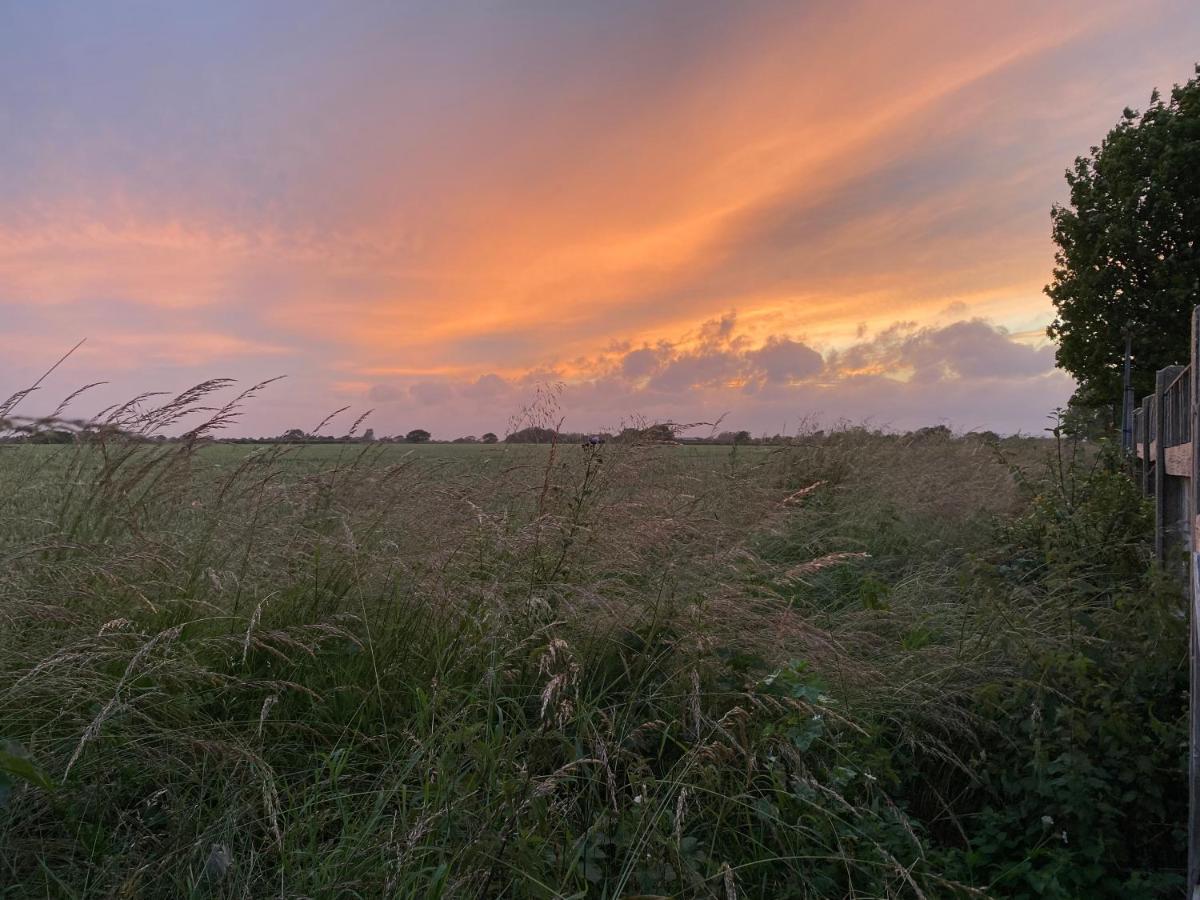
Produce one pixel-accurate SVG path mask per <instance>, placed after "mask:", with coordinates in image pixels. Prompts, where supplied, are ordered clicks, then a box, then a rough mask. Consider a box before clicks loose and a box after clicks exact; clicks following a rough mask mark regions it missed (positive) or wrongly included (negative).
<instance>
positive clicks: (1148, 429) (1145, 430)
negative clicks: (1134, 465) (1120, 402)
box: [1142, 394, 1154, 497]
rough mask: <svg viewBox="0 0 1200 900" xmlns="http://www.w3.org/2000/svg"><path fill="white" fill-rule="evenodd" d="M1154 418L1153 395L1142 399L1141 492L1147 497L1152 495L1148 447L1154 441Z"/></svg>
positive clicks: (1152, 479) (1152, 464)
mask: <svg viewBox="0 0 1200 900" xmlns="http://www.w3.org/2000/svg"><path fill="white" fill-rule="evenodd" d="M1153 416H1154V395H1153V394H1149V395H1147V396H1145V397H1143V398H1142V492H1143V493H1144V494H1145V495H1146V496H1147V497H1150V496H1153V494H1154V457H1153V456H1152V455H1151V452H1150V445H1151V444H1152V443H1153V441H1154V432H1153V429H1152V422H1153Z"/></svg>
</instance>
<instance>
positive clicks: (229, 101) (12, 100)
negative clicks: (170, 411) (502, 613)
mask: <svg viewBox="0 0 1200 900" xmlns="http://www.w3.org/2000/svg"><path fill="white" fill-rule="evenodd" d="M0 16H2V17H3V18H2V19H0V130H2V131H3V133H4V134H5V135H6V140H5V141H4V142H3V143H0V196H3V197H4V203H3V204H2V205H0V312H4V313H5V314H6V318H7V322H8V324H9V328H8V329H6V330H7V331H13V330H14V327H15V330H16V331H17V333H18V334H19V335H20V336H21V338H22V342H21V347H19V348H18V349H17V350H16V351H15V353H14V360H15V362H14V363H13V364H12V365H10V366H9V367H8V368H7V371H6V372H5V373H4V374H3V375H0V381H2V382H4V383H0V393H3V390H4V387H5V385H6V384H7V380H8V379H11V380H13V382H14V384H15V383H16V382H19V381H20V379H22V378H23V377H24V376H25V374H26V373H27V372H29V371H33V370H34V369H35V368H36V366H37V365H38V359H39V358H41V357H44V356H45V355H47V354H49V353H50V352H52V351H51V348H53V347H57V346H61V345H62V344H63V343H64V342H65V343H67V345H69V344H70V343H72V342H73V340H74V339H77V338H78V337H84V336H88V337H89V338H90V340H89V342H88V345H87V346H88V347H89V351H88V353H87V354H80V356H79V358H78V359H77V360H75V362H74V368H73V369H72V370H71V371H70V372H65V373H64V374H63V377H77V378H78V379H79V380H80V381H87V380H94V379H95V378H97V377H107V376H110V375H111V374H112V371H113V370H114V369H119V370H122V371H125V370H132V369H133V368H136V367H137V366H142V367H144V369H145V370H144V371H143V372H142V375H143V377H151V376H153V377H170V378H173V379H180V380H183V379H189V378H193V377H196V376H202V375H209V374H232V375H239V376H242V377H246V378H251V377H256V376H258V375H260V374H263V373H264V372H269V373H270V374H275V373H277V372H279V371H287V372H289V374H291V375H292V376H293V377H292V379H290V380H289V382H288V383H287V387H285V388H280V389H279V390H280V394H281V395H282V396H284V397H286V399H284V400H281V401H280V402H279V403H278V404H277V405H276V406H274V407H273V408H272V410H271V411H270V412H269V413H267V414H266V415H267V418H268V420H269V421H270V420H271V417H277V418H283V417H297V416H298V415H299V413H298V411H299V410H302V409H305V408H310V409H312V410H314V411H315V410H316V409H317V408H322V409H328V408H334V407H335V406H336V405H338V404H340V402H341V401H342V400H344V399H346V398H347V397H348V396H359V395H361V396H362V399H364V400H378V401H380V402H381V403H383V404H384V406H385V407H387V408H388V409H392V410H393V411H395V412H396V414H397V415H399V409H400V407H402V406H403V405H404V404H412V405H413V407H414V409H420V410H423V411H424V412H423V414H425V415H442V416H444V421H445V422H446V423H447V427H450V425H451V424H452V423H455V422H461V421H463V417H467V418H470V417H475V418H476V419H478V424H472V425H470V426H465V430H476V431H478V430H482V429H483V428H484V427H485V426H487V427H492V428H495V427H497V426H498V425H500V424H502V422H498V421H497V420H496V418H495V416H496V410H497V409H498V408H499V407H501V406H503V404H504V403H508V402H519V401H518V395H519V394H520V393H521V392H522V391H525V390H527V389H528V385H529V384H530V383H531V382H532V381H536V380H537V379H538V378H540V377H553V378H562V379H565V380H566V381H568V382H569V383H570V384H571V386H572V387H571V391H572V396H573V397H574V399H575V402H577V403H579V404H580V411H581V413H582V414H587V415H592V414H594V415H610V414H611V415H616V414H617V413H618V407H619V405H620V404H642V405H644V406H646V407H647V408H653V409H655V410H660V409H661V410H667V408H668V407H669V406H670V404H672V403H674V404H676V405H677V406H679V407H688V408H689V409H692V408H696V406H699V405H705V404H708V403H714V404H728V408H729V409H730V410H731V412H732V413H733V414H734V415H738V414H744V415H745V416H746V417H747V419H754V420H755V421H759V420H761V421H762V422H766V421H768V420H770V419H771V417H777V416H778V415H779V413H780V410H782V409H784V408H785V407H786V408H793V407H794V405H795V402H797V401H796V397H797V396H800V395H798V394H797V388H798V386H800V385H804V386H805V391H806V392H805V393H804V394H803V404H805V405H806V406H807V408H810V409H812V408H814V407H815V406H816V405H818V404H824V406H823V407H822V409H821V410H819V411H823V412H825V413H826V414H827V415H831V416H835V415H839V414H843V413H845V414H849V413H850V412H852V411H855V410H857V411H859V412H862V413H863V414H865V413H866V412H868V411H869V410H870V409H871V408H873V407H871V405H870V402H869V401H868V400H867V399H865V398H867V397H868V395H869V391H867V389H866V388H865V387H863V386H862V385H863V384H864V383H865V382H864V381H863V380H864V379H871V378H883V379H885V383H883V384H882V386H881V388H880V390H882V391H884V393H887V392H893V394H894V396H893V397H892V399H891V401H890V402H891V403H892V406H891V407H890V408H892V409H896V410H908V409H909V406H907V405H906V404H907V403H908V401H907V400H905V399H904V398H906V397H911V398H912V403H913V404H915V405H914V406H912V407H911V410H912V413H911V414H912V416H913V417H917V416H919V414H920V413H921V410H922V409H924V415H925V416H927V417H933V416H937V415H941V414H942V412H941V404H942V402H943V400H942V399H941V398H945V397H954V396H958V395H959V394H961V398H960V402H961V403H962V404H965V405H964V409H967V408H970V409H976V408H978V409H979V410H980V413H979V415H980V419H981V421H984V420H986V418H987V415H988V412H987V411H988V409H990V408H991V406H989V404H990V403H991V401H987V400H980V401H978V403H979V404H982V405H978V404H976V401H975V400H972V399H970V398H972V397H975V396H976V395H977V394H978V395H979V396H982V394H980V393H979V392H981V391H983V387H982V385H984V384H985V383H986V384H988V385H991V386H992V388H994V387H995V385H996V384H1000V383H1003V384H1004V385H1011V384H1015V383H1018V382H1020V380H1021V379H1030V378H1045V379H1054V378H1055V377H1056V376H1052V375H1049V374H1047V371H1048V369H1047V365H1048V360H1049V358H1050V357H1049V351H1047V350H1045V349H1042V348H1040V342H1039V340H1038V338H1037V335H1038V333H1039V327H1040V326H1041V325H1042V324H1043V323H1044V322H1045V320H1046V319H1047V317H1048V306H1047V303H1046V300H1045V298H1044V297H1043V296H1042V294H1041V292H1040V289H1041V285H1042V284H1043V283H1044V282H1045V280H1046V278H1047V276H1048V273H1049V270H1050V266H1051V261H1052V257H1051V247H1050V244H1049V239H1048V236H1047V234H1048V208H1049V205H1050V203H1051V202H1052V201H1053V200H1055V199H1057V198H1059V197H1061V195H1062V190H1063V189H1062V182H1061V172H1062V170H1063V169H1064V168H1065V167H1066V166H1067V165H1068V164H1069V163H1070V160H1071V158H1072V157H1073V156H1074V155H1075V154H1076V153H1079V152H1082V151H1086V149H1087V147H1088V146H1090V145H1091V144H1092V143H1095V142H1096V140H1097V139H1098V138H1099V137H1100V136H1101V135H1102V134H1103V132H1104V130H1105V129H1106V128H1107V127H1108V126H1109V124H1111V121H1112V120H1113V119H1114V118H1115V116H1116V115H1117V114H1118V113H1119V111H1120V109H1121V108H1122V107H1123V106H1125V105H1134V106H1136V105H1139V104H1142V103H1144V102H1145V99H1146V97H1147V96H1148V94H1149V90H1150V88H1151V87H1152V86H1154V85H1156V84H1157V85H1160V86H1165V85H1167V84H1168V83H1169V82H1171V81H1172V80H1179V79H1182V78H1184V77H1186V76H1187V74H1188V73H1189V72H1190V66H1191V63H1192V61H1193V60H1192V56H1193V55H1194V53H1195V49H1194V48H1195V46H1196V39H1197V38H1200V7H1197V6H1196V5H1195V4H1193V3H1188V2H1185V0H1155V2H1152V3H1147V4H1139V5H1137V6H1131V5H1130V4H1127V3H1122V2H1116V0H1112V2H1100V3H1096V2H1083V0H1072V2H1066V3H1060V4H1045V3H1039V2H1032V0H1028V2H1026V0H1018V2H1013V3H1008V4H1002V5H997V4H973V3H958V2H953V3H952V2H949V0H934V2H929V3H923V4H903V5H902V4H894V3H888V2H882V0H874V2H870V0H868V2H858V3H849V4H845V3H824V2H815V3H804V4H796V3H777V4H776V3H762V4H754V5H751V6H746V5H741V6H738V5H728V4H722V3H715V2H714V3H708V2H706V0H701V2H700V3H696V2H691V0H688V2H678V3H665V4H654V5H650V6H647V5H638V4H634V5H624V4H605V5H596V6H579V5H561V4H554V5H544V6H540V7H539V6H537V5H534V6H522V7H517V8H512V7H505V8H503V9H501V8H499V7H497V8H486V7H484V8H476V9H474V10H472V11H470V12H469V13H468V12H467V11H465V10H462V9H458V10H456V9H452V8H450V7H438V6H431V7H426V8H423V9H417V8H411V7H403V6H396V7H375V6H354V7H338V6H330V5H325V4H319V3H307V2H305V3H287V4H282V3H280V4H273V3H270V2H268V3H265V4H256V5H255V6H253V7H246V6H244V5H243V4H236V3H213V4H204V5H200V6H196V7H192V8H188V9H186V10H178V9H175V10H167V9H165V8H159V7H155V6H152V5H151V6H131V7H120V8H117V9H113V8H105V9H103V10H101V9H99V8H93V7H73V8H69V9H68V8H50V7H44V6H39V5H19V4H18V5H9V6H7V7H5V8H4V10H3V12H2V13H0ZM282 17H286V19H287V21H288V28H286V29H281V28H279V27H278V22H279V20H280V18H282ZM730 309H736V310H737V316H736V333H733V332H730V333H728V334H724V335H722V334H721V333H719V329H720V328H721V327H722V326H721V325H720V323H721V321H722V318H721V317H722V315H723V314H724V313H726V312H727V311H728V310H730ZM900 320H905V321H911V322H913V323H915V324H914V325H913V326H912V327H911V328H907V329H895V328H892V326H893V324H894V323H895V322H897V321H900ZM711 322H716V323H718V324H717V325H716V326H709V325H707V324H706V323H711ZM986 323H994V325H996V326H1004V327H1007V328H1008V329H1011V332H1012V333H1011V334H1005V333H1003V332H1002V331H999V330H997V329H996V328H995V327H993V325H992V324H986ZM713 327H715V328H717V329H718V332H717V333H711V328H713ZM706 328H708V329H710V330H709V331H706ZM860 329H866V331H865V332H864V333H865V334H867V335H873V336H874V337H870V338H868V339H866V340H864V339H863V338H862V337H861V336H860ZM614 342H623V345H624V349H623V350H621V349H618V348H617V345H616V344H615V343H614ZM172 348H173V349H172ZM1023 354H1024V355H1023ZM213 369H219V370H220V371H219V372H214V371H212V370H213ZM131 377H132V371H131ZM931 379H932V380H936V382H937V383H938V384H940V385H942V386H943V388H944V389H943V390H942V391H941V394H940V397H939V399H938V400H937V401H936V402H935V401H934V400H932V399H931V398H930V397H928V396H925V399H924V400H923V401H921V400H920V399H919V398H920V397H921V396H922V395H921V394H920V392H919V391H918V390H917V389H916V388H915V387H913V385H915V384H920V383H924V382H928V381H930V380H931ZM1053 383H1054V385H1055V387H1054V389H1053V390H1051V391H1049V392H1048V393H1046V394H1045V396H1046V398H1047V402H1048V401H1049V399H1050V398H1051V395H1053V396H1058V394H1060V393H1061V392H1062V389H1063V385H1064V384H1065V382H1064V381H1062V380H1061V379H1059V380H1057V381H1054V382H1053ZM364 385H367V386H368V387H365V388H364V387H363V386H364ZM992 388H989V389H992ZM114 389H115V388H114ZM997 390H998V389H997ZM1005 390H1007V388H1005ZM906 391H907V392H910V393H904V392H906ZM972 391H974V392H976V393H974V394H973V393H972ZM789 392H790V393H789ZM897 392H898V393H897ZM956 392H958V393H957V394H956ZM367 395H370V396H369V397H368V396H367ZM1038 396H1041V395H1038ZM921 402H924V403H925V406H924V407H921V406H920V403H921ZM454 404H458V405H457V406H454ZM771 404H776V405H775V406H771ZM780 404H782V405H780ZM788 404H792V406H788ZM970 404H976V405H975V406H971V405H970ZM1044 405H1045V404H1043V406H1044ZM1027 406H1028V404H1027ZM995 408H996V410H997V413H996V414H997V416H998V417H1001V418H1003V417H1007V418H1006V421H1013V422H1017V421H1023V422H1025V423H1026V424H1030V423H1034V422H1036V421H1037V420H1038V419H1040V416H1041V415H1042V413H1043V412H1044V410H1043V409H1041V408H1038V409H1033V408H1029V409H1027V411H1026V412H1025V414H1024V419H1020V417H1019V415H1018V413H1017V412H1016V409H1017V407H1016V400H1015V399H1014V401H1013V407H1012V410H1013V411H1012V414H1011V415H1010V414H1009V413H1008V412H1005V411H1004V410H1005V409H1007V407H1004V402H1003V401H1002V400H996V401H995ZM626 411H632V410H626ZM706 412H707V410H706ZM505 414H507V411H506V413H505ZM678 414H679V415H684V413H683V412H682V411H681V412H679V413H678ZM903 414H904V415H906V416H907V415H909V413H908V412H904V413H903ZM318 418H319V416H318ZM431 421H432V420H431ZM471 421H473V422H474V421H475V419H471ZM270 424H272V425H273V424H275V423H274V421H270Z"/></svg>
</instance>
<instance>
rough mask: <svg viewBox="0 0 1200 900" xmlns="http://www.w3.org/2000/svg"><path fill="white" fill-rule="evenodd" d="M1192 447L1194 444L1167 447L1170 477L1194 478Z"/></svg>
mask: <svg viewBox="0 0 1200 900" xmlns="http://www.w3.org/2000/svg"><path fill="white" fill-rule="evenodd" d="M1192 447H1193V444H1191V443H1187V444H1179V445H1178V446H1175V447H1167V449H1166V461H1167V474H1168V475H1174V476H1175V477H1177V478H1191V477H1192Z"/></svg>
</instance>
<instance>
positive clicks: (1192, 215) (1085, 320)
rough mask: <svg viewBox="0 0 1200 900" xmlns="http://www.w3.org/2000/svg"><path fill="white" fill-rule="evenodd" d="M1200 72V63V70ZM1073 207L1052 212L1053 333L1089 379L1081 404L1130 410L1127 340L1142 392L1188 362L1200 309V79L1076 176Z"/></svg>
mask: <svg viewBox="0 0 1200 900" xmlns="http://www.w3.org/2000/svg"><path fill="white" fill-rule="evenodd" d="M1196 71H1197V73H1198V75H1200V66H1198V67H1197V70H1196ZM1067 183H1068V184H1069V185H1070V189H1071V199H1070V202H1069V203H1068V204H1067V205H1065V206H1060V205H1056V206H1055V207H1054V209H1053V211H1052V218H1053V223H1054V224H1053V237H1054V241H1055V243H1056V244H1057V245H1058V250H1057V252H1056V254H1055V263H1056V264H1055V269H1054V280H1053V281H1052V282H1051V284H1050V285H1048V286H1047V287H1046V293H1047V294H1048V295H1049V296H1050V299H1051V300H1052V301H1053V303H1054V306H1055V309H1056V310H1057V315H1056V316H1055V319H1054V321H1053V322H1052V323H1051V324H1050V326H1049V328H1048V329H1047V333H1048V334H1049V336H1050V337H1052V338H1054V339H1055V340H1056V341H1057V342H1058V352H1057V360H1058V365H1059V366H1060V367H1062V368H1063V369H1066V370H1067V371H1068V372H1070V373H1071V374H1072V375H1074V376H1075V378H1076V379H1077V380H1078V382H1079V389H1078V391H1077V392H1076V396H1075V401H1074V402H1075V403H1077V404H1080V405H1085V406H1101V405H1111V406H1112V408H1113V409H1114V410H1115V409H1117V408H1119V405H1120V401H1121V368H1122V354H1123V348H1124V331H1125V330H1126V329H1128V330H1129V332H1130V334H1131V337H1132V341H1133V352H1134V359H1135V366H1134V386H1135V389H1136V391H1137V395H1138V396H1139V397H1140V396H1142V395H1143V394H1147V393H1150V392H1151V391H1152V390H1153V389H1154V373H1155V372H1156V371H1157V370H1158V369H1161V368H1163V367H1164V366H1168V365H1171V364H1174V363H1178V362H1181V361H1184V360H1185V358H1186V356H1187V335H1188V329H1189V319H1190V314H1191V309H1192V307H1193V306H1194V305H1195V304H1196V303H1197V302H1200V297H1198V293H1200V291H1198V288H1200V248H1198V247H1197V244H1196V239H1197V236H1198V235H1200V77H1196V78H1193V79H1192V80H1191V81H1189V82H1188V83H1187V84H1185V85H1182V86H1176V87H1175V88H1174V89H1173V90H1172V91H1171V96H1170V99H1169V101H1165V102H1164V101H1163V99H1162V98H1161V97H1160V96H1159V94H1158V92H1157V91H1155V92H1154V93H1153V94H1152V95H1151V98H1150V106H1149V107H1148V108H1147V109H1146V110H1145V111H1144V112H1142V113H1140V114H1139V113H1137V112H1135V111H1133V110H1131V109H1126V110H1125V112H1124V114H1123V116H1122V118H1121V121H1120V122H1118V123H1117V125H1116V126H1115V127H1114V128H1113V129H1112V130H1111V131H1110V132H1109V133H1108V136H1107V137H1105V139H1104V141H1103V143H1101V145H1100V146H1099V147H1093V148H1092V149H1091V153H1090V155H1088V156H1081V157H1079V158H1077V159H1076V160H1075V166H1074V168H1072V169H1070V170H1068V171H1067Z"/></svg>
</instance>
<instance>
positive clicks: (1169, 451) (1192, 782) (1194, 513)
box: [1133, 307, 1200, 900]
mask: <svg viewBox="0 0 1200 900" xmlns="http://www.w3.org/2000/svg"><path fill="white" fill-rule="evenodd" d="M1190 347H1191V353H1190V355H1191V360H1190V362H1189V364H1188V365H1180V366H1168V367H1167V368H1165V369H1162V370H1160V371H1159V372H1158V375H1157V377H1156V378H1155V386H1154V393H1153V394H1151V395H1150V396H1149V397H1146V398H1144V399H1143V400H1142V404H1141V406H1140V407H1138V408H1136V409H1135V410H1134V417H1133V437H1134V447H1135V450H1136V454H1137V459H1138V470H1139V476H1140V478H1141V479H1142V487H1143V489H1144V490H1145V491H1146V493H1147V494H1151V495H1153V497H1154V526H1155V527H1154V552H1155V554H1156V555H1157V556H1158V558H1159V559H1160V560H1161V561H1162V563H1163V565H1165V566H1166V567H1167V568H1168V569H1173V570H1175V571H1176V572H1177V573H1178V574H1179V575H1180V576H1181V577H1182V578H1185V579H1186V583H1187V585H1188V596H1189V603H1188V606H1189V618H1190V621H1191V637H1190V648H1189V655H1190V657H1191V721H1190V725H1189V730H1190V733H1191V750H1190V756H1189V761H1188V800H1189V804H1188V890H1187V896H1188V897H1189V898H1191V900H1200V629H1198V627H1197V618H1198V615H1197V614H1198V612H1200V453H1197V452H1195V450H1194V448H1195V446H1196V441H1195V439H1196V438H1197V437H1200V404H1198V402H1197V401H1198V400H1200V379H1198V375H1200V307H1197V308H1196V309H1195V310H1194V311H1193V313H1192V328H1191V341H1190Z"/></svg>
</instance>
